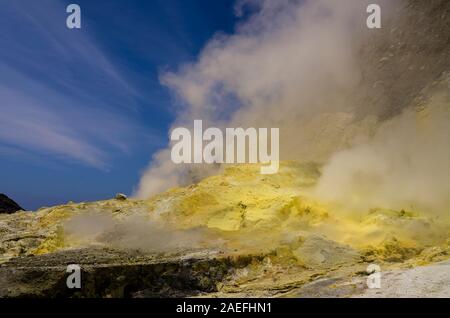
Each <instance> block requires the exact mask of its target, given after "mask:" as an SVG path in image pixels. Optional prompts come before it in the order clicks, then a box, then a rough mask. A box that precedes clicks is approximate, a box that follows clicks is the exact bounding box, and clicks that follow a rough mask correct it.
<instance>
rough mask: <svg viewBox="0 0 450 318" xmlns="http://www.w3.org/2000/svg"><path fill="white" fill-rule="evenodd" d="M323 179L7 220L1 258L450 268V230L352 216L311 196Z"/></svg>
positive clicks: (291, 177)
mask: <svg viewBox="0 0 450 318" xmlns="http://www.w3.org/2000/svg"><path fill="white" fill-rule="evenodd" d="M319 177H320V167H319V166H318V165H315V164H301V163H298V162H295V161H289V162H283V163H282V164H281V166H280V170H279V173H277V174H273V175H262V174H260V173H259V166H258V165H248V164H244V165H236V166H229V167H226V168H225V169H224V171H223V173H221V174H220V175H216V176H211V177H208V178H206V179H204V180H202V181H200V182H199V183H197V184H193V185H190V186H187V187H182V188H174V189H170V190H169V191H167V192H164V193H162V194H159V195H157V196H155V197H153V198H150V199H149V200H142V201H141V200H133V199H128V200H117V199H113V200H107V201H99V202H92V203H79V204H75V203H70V204H67V205H63V206H57V207H52V208H43V209H41V210H39V211H37V212H20V213H16V214H14V215H11V216H1V218H0V230H1V231H2V233H4V234H3V235H2V241H1V245H0V246H1V250H0V251H1V253H2V259H3V260H7V259H9V258H11V257H14V256H18V255H27V254H45V253H50V252H54V251H57V250H61V249H65V248H74V247H80V246H86V245H100V246H113V247H126V248H136V249H143V250H146V249H148V250H149V251H152V250H158V251H164V250H170V249H173V248H187V247H189V248H211V249H221V250H223V251H234V252H237V253H258V252H263V253H272V255H275V256H272V257H275V259H278V261H280V260H284V261H283V262H287V263H289V262H294V263H296V264H297V265H298V264H300V265H301V266H306V267H320V266H321V265H324V266H325V265H326V266H334V265H336V264H338V263H341V262H353V263H357V262H359V261H361V260H362V261H374V260H378V261H384V262H392V263H395V262H397V263H402V262H405V261H406V260H414V259H415V260H416V262H417V263H424V262H426V261H427V260H428V261H432V260H433V259H435V258H436V257H439V259H442V258H445V255H446V253H447V246H448V244H447V241H446V240H447V238H448V235H449V226H448V224H449V223H447V222H444V220H442V219H439V218H438V217H437V216H432V215H428V214H426V213H421V212H420V211H408V210H401V211H395V210H389V209H383V208H382V207H374V208H373V209H370V210H368V211H344V210H342V208H340V207H333V206H332V205H330V204H329V203H322V202H319V201H318V200H317V198H314V197H313V196H312V195H311V193H312V191H311V190H312V189H313V188H314V185H315V183H316V181H317V180H318V178H319ZM432 248H434V250H430V249H432ZM274 261H276V260H274ZM287 263H286V264H287Z"/></svg>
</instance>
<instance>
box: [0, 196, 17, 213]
mask: <svg viewBox="0 0 450 318" xmlns="http://www.w3.org/2000/svg"><path fill="white" fill-rule="evenodd" d="M20 210H23V209H22V208H21V207H20V205H18V204H17V203H16V202H14V201H13V200H11V199H10V198H8V197H7V196H6V195H4V194H3V193H0V214H1V213H7V214H10V213H14V212H17V211H20Z"/></svg>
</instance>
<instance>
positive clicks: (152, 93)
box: [0, 0, 236, 209]
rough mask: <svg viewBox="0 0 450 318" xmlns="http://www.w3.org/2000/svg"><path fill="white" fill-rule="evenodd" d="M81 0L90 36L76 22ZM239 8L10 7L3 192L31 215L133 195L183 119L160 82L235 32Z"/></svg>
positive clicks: (2, 111)
mask: <svg viewBox="0 0 450 318" xmlns="http://www.w3.org/2000/svg"><path fill="white" fill-rule="evenodd" d="M73 2H75V3H77V4H79V5H80V7H81V10H82V29H81V30H75V29H73V30H69V29H67V27H66V24H65V20H66V17H67V13H66V12H65V8H66V6H67V5H68V4H69V3H73ZM233 6H234V1H232V0H214V1H212V0H148V1H139V0H131V1H125V0H108V1H106V0H77V1H71V2H69V1H62V0H39V1H33V0H21V1H15V0H2V1H0V192H2V193H5V194H7V195H9V196H10V197H11V198H13V199H14V200H16V201H17V202H18V203H19V204H21V205H22V206H23V207H24V208H27V209H36V208H39V207H41V206H49V205H54V204H60V203H65V202H67V201H69V200H73V201H90V200H99V199H105V198H110V197H112V196H114V194H115V193H117V192H123V193H131V192H132V191H133V188H134V187H135V186H136V185H137V183H138V181H139V177H140V175H141V173H142V171H143V170H144V169H145V168H146V167H147V165H148V163H149V161H150V159H151V156H152V154H153V153H155V151H157V150H158V149H161V148H163V147H164V146H165V145H166V144H167V141H168V137H167V134H168V128H169V126H170V123H171V122H172V120H173V119H174V107H175V106H174V103H173V98H172V97H171V94H170V92H169V91H168V89H167V88H166V87H164V86H162V85H161V84H160V81H159V76H160V75H161V74H162V73H163V72H165V71H168V70H174V69H177V67H179V66H180V65H182V64H183V63H186V62H190V61H193V60H195V59H196V57H197V56H198V54H199V52H200V51H201V49H202V47H203V46H204V45H205V44H206V42H207V41H208V40H209V39H210V38H211V37H212V36H213V35H214V34H215V33H216V32H224V33H230V32H232V31H233V27H234V25H235V23H236V17H235V16H234V12H233Z"/></svg>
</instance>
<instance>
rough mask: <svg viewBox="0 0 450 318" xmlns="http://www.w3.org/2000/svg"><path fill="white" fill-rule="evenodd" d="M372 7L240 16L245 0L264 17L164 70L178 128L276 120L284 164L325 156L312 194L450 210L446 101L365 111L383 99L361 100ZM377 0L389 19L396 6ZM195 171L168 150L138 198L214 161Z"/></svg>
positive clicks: (301, 5)
mask: <svg viewBox="0 0 450 318" xmlns="http://www.w3.org/2000/svg"><path fill="white" fill-rule="evenodd" d="M368 3H369V2H368V1H352V0H345V1H331V0H316V1H290V0H281V1H279V0H265V1H240V2H238V5H237V6H236V12H237V13H242V12H245V10H246V8H248V7H251V8H253V10H256V13H253V14H252V15H251V16H250V17H248V18H247V19H246V20H245V21H244V22H241V23H240V24H239V25H238V26H237V27H236V30H235V32H234V34H232V35H224V34H217V35H216V36H215V37H214V38H213V39H212V40H211V41H210V42H209V43H208V44H207V46H206V47H205V48H204V50H203V51H202V53H201V54H200V56H199V58H198V60H197V61H196V62H194V63H192V64H188V65H183V66H182V67H181V68H180V69H179V70H178V71H176V72H169V73H165V74H163V75H162V76H161V81H162V83H163V84H165V85H167V86H168V87H169V88H171V89H172V90H173V92H174V93H175V95H176V97H177V100H178V101H179V105H180V107H179V109H178V116H177V120H176V121H175V123H174V125H173V127H179V126H184V127H191V126H192V123H193V120H194V119H202V120H203V122H204V125H205V126H206V125H211V126H215V127H278V128H280V151H281V153H280V158H281V160H287V159H296V160H301V161H310V160H314V161H319V162H322V163H327V164H326V165H325V167H324V170H323V176H322V178H321V180H320V181H319V184H318V186H317V189H316V193H315V194H316V195H317V196H319V197H320V198H321V199H323V200H326V201H336V202H340V203H341V204H343V205H344V204H345V205H347V206H348V207H351V208H352V209H353V208H356V209H360V208H370V207H375V206H382V207H387V208H419V207H425V208H431V209H436V210H438V209H441V208H442V207H443V206H446V205H447V206H448V203H449V202H448V201H449V200H448V197H449V196H448V194H449V193H450V181H449V180H450V176H449V172H450V169H449V165H448V162H449V159H450V151H449V150H447V149H448V147H447V145H448V137H449V136H450V134H449V132H450V128H449V127H450V125H448V123H449V117H448V115H447V114H444V112H445V111H444V109H445V107H440V106H436V107H435V105H431V106H430V107H429V108H428V109H427V110H426V111H424V112H422V115H423V114H427V115H423V116H425V117H427V118H424V119H423V120H419V119H418V116H420V114H417V113H416V112H415V111H414V110H404V112H403V113H402V114H401V115H400V116H398V117H397V118H391V119H389V120H385V121H381V120H380V119H379V118H382V117H383V116H380V117H375V116H370V115H363V116H361V114H369V113H371V114H375V113H377V112H376V111H373V110H371V111H365V110H366V109H367V108H369V107H377V106H376V105H374V104H370V105H369V104H365V103H360V102H358V101H357V99H355V98H354V97H353V96H354V95H356V94H355V92H357V91H358V90H361V89H362V88H361V87H362V86H360V85H359V84H360V83H361V80H362V79H361V78H362V70H361V61H360V59H359V56H358V47H359V46H360V45H361V39H362V38H364V36H365V35H367V28H366V24H365V23H366V17H367V13H366V7H367V5H368ZM378 3H379V4H380V5H381V6H382V8H383V19H388V18H389V15H390V14H391V13H392V12H394V11H395V10H394V9H395V5H396V4H394V3H393V2H392V1H391V2H388V1H378ZM396 3H397V4H398V2H396ZM255 8H256V9H255ZM436 103H437V104H439V103H438V102H436ZM381 115H383V114H381ZM190 168H192V166H190ZM187 169H188V168H186V167H185V166H176V165H175V164H173V163H172V162H171V160H170V148H167V149H164V150H162V151H160V152H159V153H158V154H156V155H155V157H154V159H153V161H152V162H151V164H150V166H149V168H148V170H147V171H146V172H145V173H144V175H143V177H142V179H141V181H140V184H139V187H138V189H137V192H136V196H137V197H140V198H148V197H149V196H150V195H152V194H155V193H158V192H161V191H164V190H166V189H167V188H169V187H172V186H176V185H182V184H185V183H189V182H192V181H195V177H201V176H204V175H207V174H211V173H214V170H215V169H216V167H212V166H208V167H207V168H205V167H204V166H196V167H195V169H196V171H193V170H192V169H190V170H187ZM193 176H194V179H193Z"/></svg>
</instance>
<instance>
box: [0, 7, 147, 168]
mask: <svg viewBox="0 0 450 318" xmlns="http://www.w3.org/2000/svg"><path fill="white" fill-rule="evenodd" d="M66 16H67V14H66V13H65V7H64V4H63V3H62V2H59V1H55V0H42V1H14V2H13V1H9V2H6V3H2V10H1V11H0V29H2V30H3V31H2V32H1V33H0V114H1V115H0V146H1V145H3V146H7V147H9V148H11V147H17V148H18V149H25V150H27V151H31V152H33V153H38V154H43V155H52V156H53V157H55V158H61V159H63V160H68V161H71V162H72V161H75V162H80V163H83V164H86V165H89V166H93V167H96V168H101V169H106V168H108V165H109V157H110V156H111V154H112V153H114V152H117V151H119V152H127V151H129V145H130V144H132V143H133V140H136V139H138V138H139V137H144V136H145V135H146V133H145V132H144V128H143V127H141V126H140V125H139V123H138V120H137V113H136V111H137V110H138V109H137V106H136V105H137V104H136V102H135V100H136V98H137V97H139V94H138V92H137V91H136V90H135V89H134V88H133V87H132V85H130V84H128V81H127V80H126V79H125V78H124V77H123V76H122V75H121V73H120V70H119V69H118V68H117V67H115V66H114V64H113V63H112V62H111V61H110V59H108V56H107V55H106V54H105V53H104V51H103V50H102V48H101V47H100V46H99V45H97V44H96V42H95V39H94V38H93V36H92V35H91V34H89V31H87V30H85V29H81V30H69V29H67V28H66V26H65V19H66ZM5 30H6V31H5ZM9 153H13V152H9Z"/></svg>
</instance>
